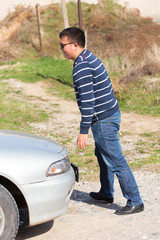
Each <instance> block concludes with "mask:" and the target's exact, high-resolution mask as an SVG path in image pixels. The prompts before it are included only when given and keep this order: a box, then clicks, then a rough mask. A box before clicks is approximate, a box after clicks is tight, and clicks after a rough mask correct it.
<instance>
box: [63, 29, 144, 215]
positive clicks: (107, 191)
mask: <svg viewBox="0 0 160 240" xmlns="http://www.w3.org/2000/svg"><path fill="white" fill-rule="evenodd" d="M59 37H60V46H61V50H62V52H63V54H64V56H65V58H67V59H71V60H73V61H74V65H73V84H74V89H75V94H76V99H77V104H78V106H79V109H80V112H81V123H80V133H79V135H78V138H77V145H78V148H79V149H81V150H84V149H85V147H86V145H87V138H88V131H89V128H90V127H91V129H92V133H93V137H94V140H95V155H96V157H97V159H98V163H99V166H100V182H101V189H100V191H99V192H91V193H90V196H91V197H92V198H93V199H96V200H104V201H105V203H113V201H114V198H113V194H114V188H113V184H114V173H115V174H116V175H117V177H118V180H119V183H120V186H121V189H122V193H123V196H124V197H125V198H126V199H127V204H126V206H125V207H123V208H121V209H120V210H117V211H116V212H115V214H117V215H125V214H132V213H137V212H141V211H143V210H144V205H143V202H142V199H141V197H140V194H139V190H138V187H137V184H136V181H135V179H134V176H133V174H132V172H131V170H130V168H129V166H128V164H127V162H126V160H125V158H124V156H123V155H122V151H121V145H120V143H119V138H118V131H119V128H120V121H121V119H120V110H119V105H118V102H117V99H116V98H115V96H114V92H113V89H112V84H111V81H110V79H109V76H108V74H107V72H106V70H105V68H104V65H103V64H102V62H101V61H100V60H99V59H98V58H97V57H96V56H94V55H93V54H92V53H91V52H90V51H88V50H87V49H85V34H84V32H83V30H82V29H80V28H76V27H71V28H67V29H64V30H63V31H62V32H61V33H60V34H59Z"/></svg>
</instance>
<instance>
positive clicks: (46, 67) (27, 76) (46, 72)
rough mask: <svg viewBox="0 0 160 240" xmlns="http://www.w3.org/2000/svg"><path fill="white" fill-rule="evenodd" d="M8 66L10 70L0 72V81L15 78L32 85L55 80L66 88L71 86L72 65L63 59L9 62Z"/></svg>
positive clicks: (46, 58)
mask: <svg viewBox="0 0 160 240" xmlns="http://www.w3.org/2000/svg"><path fill="white" fill-rule="evenodd" d="M6 64H7V62H6ZM8 64H9V63H8ZM13 64H15V66H13ZM10 65H11V67H10V68H7V69H2V70H0V79H9V78H15V79H19V80H22V81H24V82H32V83H34V82H37V81H40V80H42V79H55V80H57V81H60V82H62V83H63V84H67V85H68V86H72V85H73V84H72V64H71V62H70V61H67V60H65V59H55V58H52V57H44V58H39V59H35V60H33V59H23V60H22V59H19V60H16V61H15V60H14V61H13V62H12V61H11V63H10Z"/></svg>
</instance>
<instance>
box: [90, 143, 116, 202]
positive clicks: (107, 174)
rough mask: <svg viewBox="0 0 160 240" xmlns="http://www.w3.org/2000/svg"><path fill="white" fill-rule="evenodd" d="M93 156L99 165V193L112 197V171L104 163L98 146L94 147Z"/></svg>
mask: <svg viewBox="0 0 160 240" xmlns="http://www.w3.org/2000/svg"><path fill="white" fill-rule="evenodd" d="M95 156H96V157H97V160H98V163H99V167H100V183H101V188H100V193H102V194H103V195H105V196H108V198H113V195H114V173H113V172H111V170H110V169H109V168H108V167H107V165H106V164H105V162H104V160H103V158H102V156H101V154H100V152H99V149H98V147H95Z"/></svg>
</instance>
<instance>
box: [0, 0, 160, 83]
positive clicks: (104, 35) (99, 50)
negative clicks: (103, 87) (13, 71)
mask: <svg viewBox="0 0 160 240" xmlns="http://www.w3.org/2000/svg"><path fill="white" fill-rule="evenodd" d="M100 2H101V3H100V4H99V5H96V6H95V5H87V4H83V5H82V16H83V28H84V30H85V31H86V35H87V48H88V49H90V50H91V51H93V52H94V53H95V54H96V55H97V56H99V57H101V58H102V59H103V60H104V63H105V65H106V68H107V69H109V71H110V72H119V73H120V77H119V79H120V78H121V80H122V79H123V81H125V82H126V81H128V80H129V81H130V79H131V80H132V79H134V78H135V76H136V78H137V79H138V78H139V77H142V76H144V75H149V76H153V77H154V76H156V75H157V74H159V73H160V34H159V33H160V25H158V24H156V23H154V22H153V21H152V19H150V18H142V17H141V16H140V14H139V11H138V10H136V9H135V10H133V11H129V12H128V11H127V10H126V9H125V8H122V7H121V6H119V5H118V4H113V2H112V1H109V0H102V1H100ZM76 8H77V5H75V4H73V3H70V4H68V15H69V22H70V25H71V26H73V25H74V26H78V17H77V14H74V16H73V14H72V12H73V10H74V11H75V10H76V11H77V9H76ZM40 23H41V34H42V43H43V51H42V52H40V51H39V38H38V30H37V22H36V11H35V9H33V8H27V9H25V8H23V7H21V6H18V7H17V9H16V11H15V12H14V13H13V14H10V15H9V16H7V18H6V19H4V21H2V22H1V25H0V59H1V61H5V60H12V59H14V58H28V57H29V58H35V57H36V58H37V57H41V56H54V57H55V56H56V57H62V55H61V52H60V50H59V39H58V33H59V31H61V30H62V29H63V21H62V12H61V8H60V6H59V5H57V4H52V5H48V6H46V7H40ZM124 76H125V77H124ZM112 79H113V80H114V77H112ZM120 83H121V81H120V82H119V84H120ZM115 85H116V83H115Z"/></svg>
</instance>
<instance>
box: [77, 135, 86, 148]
mask: <svg viewBox="0 0 160 240" xmlns="http://www.w3.org/2000/svg"><path fill="white" fill-rule="evenodd" d="M87 139H88V134H80V133H79V134H78V138H77V146H78V148H79V149H80V150H84V149H85V148H86V146H87Z"/></svg>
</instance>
